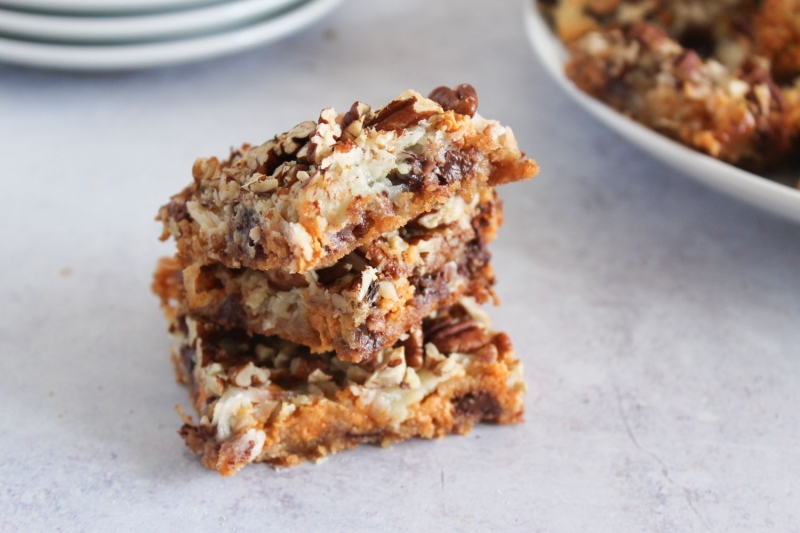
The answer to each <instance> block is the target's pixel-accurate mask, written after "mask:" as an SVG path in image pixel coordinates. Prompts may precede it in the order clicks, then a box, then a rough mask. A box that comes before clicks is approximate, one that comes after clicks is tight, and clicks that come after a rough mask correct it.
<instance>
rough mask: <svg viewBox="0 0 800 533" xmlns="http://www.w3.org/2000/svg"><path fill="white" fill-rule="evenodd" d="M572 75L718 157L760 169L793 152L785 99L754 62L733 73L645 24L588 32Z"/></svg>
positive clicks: (593, 91)
mask: <svg viewBox="0 0 800 533" xmlns="http://www.w3.org/2000/svg"><path fill="white" fill-rule="evenodd" d="M566 73H567V76H569V78H570V79H572V80H573V81H574V82H575V84H576V85H577V86H578V88H580V89H581V90H583V91H585V92H587V93H589V94H590V95H592V96H594V97H595V98H597V99H599V100H602V101H603V102H605V103H607V104H609V105H610V106H611V107H613V108H615V109H617V110H618V111H621V112H623V113H625V114H626V115H629V116H630V117H631V118H633V119H634V120H637V121H639V122H641V123H643V124H645V125H646V126H649V127H651V128H653V129H655V130H657V131H660V132H662V133H664V134H665V135H667V136H669V137H672V138H674V139H676V140H678V141H680V142H682V143H684V144H686V145H687V146H690V147H692V148H695V149H696V150H700V151H702V152H705V153H707V154H709V155H711V156H713V157H716V158H718V159H721V160H723V161H726V162H728V163H733V164H736V165H741V166H746V167H750V168H762V167H765V166H768V165H769V164H770V163H773V162H774V161H776V160H778V159H780V158H781V157H782V156H784V155H786V154H787V152H788V151H789V150H790V147H791V143H790V137H791V135H790V131H789V125H788V124H787V121H786V116H785V114H784V113H783V111H784V110H785V108H786V101H785V99H784V97H783V95H782V94H781V91H780V90H779V89H778V87H777V86H776V85H775V84H774V83H773V82H772V80H771V78H770V76H769V74H768V73H767V72H766V71H764V70H762V69H761V68H760V67H759V66H758V65H756V64H755V63H754V62H752V61H747V62H745V64H744V65H743V66H742V68H741V69H739V70H737V71H735V72H731V71H730V70H728V69H727V68H726V67H724V66H723V65H722V64H720V63H718V62H716V61H714V60H704V59H702V58H701V57H700V56H698V55H697V54H696V53H695V52H693V51H691V50H688V49H685V48H683V47H682V46H681V45H680V44H678V43H677V42H675V41H673V40H672V39H670V38H669V37H668V36H667V35H666V34H665V33H664V32H663V31H662V30H660V29H659V28H656V27H655V26H651V25H648V24H644V23H637V24H633V25H631V26H629V27H626V28H624V29H614V30H609V31H605V32H592V33H588V34H586V35H585V36H584V37H583V38H581V39H580V40H579V41H577V42H576V43H575V44H574V46H573V54H572V58H571V59H570V61H569V62H568V63H567V66H566Z"/></svg>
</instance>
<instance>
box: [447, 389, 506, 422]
mask: <svg viewBox="0 0 800 533" xmlns="http://www.w3.org/2000/svg"><path fill="white" fill-rule="evenodd" d="M451 401H452V403H453V407H455V411H456V415H457V416H460V417H463V418H470V419H473V420H497V419H498V418H499V417H500V414H501V413H502V411H503V410H502V407H501V406H500V403H499V402H498V401H497V399H496V398H495V397H494V396H492V395H491V394H490V393H488V392H486V391H477V392H469V393H467V394H463V395H461V396H458V397H456V398H453V399H452V400H451Z"/></svg>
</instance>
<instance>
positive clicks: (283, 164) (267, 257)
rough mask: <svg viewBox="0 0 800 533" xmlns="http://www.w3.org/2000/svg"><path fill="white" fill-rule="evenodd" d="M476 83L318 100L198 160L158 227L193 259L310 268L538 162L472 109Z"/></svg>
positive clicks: (517, 176) (525, 174) (525, 172)
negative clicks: (232, 148) (320, 104)
mask: <svg viewBox="0 0 800 533" xmlns="http://www.w3.org/2000/svg"><path fill="white" fill-rule="evenodd" d="M477 105H478V99H477V95H476V94H475V91H474V89H473V88H472V87H471V86H469V85H461V86H459V87H457V88H456V89H448V88H445V87H440V88H438V89H436V90H434V91H433V92H432V93H431V95H430V97H429V98H425V97H424V96H422V95H421V94H419V93H417V92H414V91H406V92H404V93H402V94H401V95H400V96H398V97H397V98H396V99H394V100H393V101H391V102H390V103H389V104H387V105H385V106H383V107H382V108H379V109H375V110H373V109H371V108H370V107H369V106H368V105H366V104H363V103H361V102H356V103H355V104H353V106H352V107H351V108H350V110H349V111H348V112H346V113H343V114H339V113H337V112H336V111H335V110H334V109H332V108H328V109H324V110H323V111H322V113H321V114H320V117H319V120H317V121H316V122H314V121H308V122H303V123H301V124H298V125H297V126H295V127H294V128H292V129H291V130H289V131H288V132H286V133H284V134H281V135H279V136H277V137H275V138H274V139H273V140H270V141H267V142H266V143H264V144H262V145H259V146H254V147H250V146H244V147H242V148H241V149H240V150H238V151H236V152H235V153H233V154H232V155H231V157H230V159H228V160H227V161H223V162H220V161H218V160H217V159H216V158H213V157H212V158H209V159H198V160H197V161H196V162H195V164H194V167H193V169H192V175H193V176H194V182H193V183H192V184H191V185H189V186H188V187H187V188H186V189H184V190H183V191H182V192H181V193H179V194H178V195H176V196H174V197H173V198H172V200H171V201H170V202H169V204H167V205H165V206H164V207H163V208H162V209H161V210H160V212H159V219H160V220H161V221H162V222H163V224H164V233H163V236H162V238H165V239H166V238H168V237H169V236H172V237H174V238H175V240H176V242H177V244H178V248H179V251H180V253H181V254H182V255H184V256H186V257H191V258H192V260H193V262H212V261H216V262H221V263H223V264H225V265H226V266H228V267H230V268H240V267H249V268H253V269H258V270H271V269H281V270H283V271H285V272H288V273H298V272H301V273H302V272H307V271H309V270H314V269H320V268H324V267H329V266H331V265H333V264H334V263H335V262H336V261H338V260H339V259H341V258H342V257H344V256H346V255H348V254H350V253H351V252H352V251H353V250H355V249H356V248H357V247H359V246H361V245H363V244H366V243H369V242H371V241H373V240H375V239H376V238H377V237H378V236H380V235H382V234H385V233H389V232H392V231H395V230H397V229H398V228H400V227H401V226H403V225H405V224H406V223H407V222H409V221H410V220H411V219H413V218H415V217H417V216H419V215H421V214H423V213H426V212H428V211H431V210H432V209H434V208H436V207H437V206H441V205H443V204H445V203H446V202H447V201H448V200H449V199H451V198H452V197H454V196H456V195H458V196H461V197H462V198H464V199H465V200H466V201H467V202H469V201H470V200H471V198H472V197H473V196H474V195H476V194H477V193H478V192H479V191H480V189H481V188H483V187H487V186H495V185H500V184H503V183H507V182H512V181H518V180H522V179H525V178H529V177H531V176H533V175H534V174H536V172H537V171H538V167H537V166H536V163H535V162H533V161H532V160H530V159H526V158H525V157H524V154H522V153H521V152H520V151H519V148H518V147H517V142H516V140H515V138H514V135H513V133H512V132H511V130H510V129H509V128H506V127H503V126H501V125H500V124H498V123H497V122H495V121H492V120H486V119H484V118H483V117H481V116H480V115H479V114H478V113H477V112H476V110H477Z"/></svg>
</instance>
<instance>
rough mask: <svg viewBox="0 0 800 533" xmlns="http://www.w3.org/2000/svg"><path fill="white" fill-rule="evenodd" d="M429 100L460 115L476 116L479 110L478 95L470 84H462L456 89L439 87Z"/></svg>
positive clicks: (429, 96) (432, 92)
mask: <svg viewBox="0 0 800 533" xmlns="http://www.w3.org/2000/svg"><path fill="white" fill-rule="evenodd" d="M428 98H430V99H431V100H433V101H434V102H436V103H437V104H439V105H440V106H442V108H443V109H444V110H445V111H454V112H456V113H458V114H459V115H467V116H470V117H472V116H475V112H476V111H477V110H478V93H476V92H475V88H474V87H472V85H470V84H468V83H462V84H461V85H459V86H458V87H456V88H455V89H451V88H450V87H445V86H441V87H437V88H435V89H434V90H433V91H431V94H430V95H428Z"/></svg>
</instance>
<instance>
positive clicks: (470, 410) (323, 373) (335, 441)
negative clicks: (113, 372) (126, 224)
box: [168, 300, 525, 476]
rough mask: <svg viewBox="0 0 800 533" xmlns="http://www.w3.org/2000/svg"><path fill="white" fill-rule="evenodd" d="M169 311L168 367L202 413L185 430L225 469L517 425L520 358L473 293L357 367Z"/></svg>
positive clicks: (190, 442) (206, 459) (211, 462)
mask: <svg viewBox="0 0 800 533" xmlns="http://www.w3.org/2000/svg"><path fill="white" fill-rule="evenodd" d="M170 314H171V313H170V312H169V310H168V315H170ZM172 315H173V316H171V322H172V323H171V331H172V333H173V335H174V337H175V345H174V347H173V350H172V358H173V362H174V363H175V369H176V371H177V373H178V380H179V381H181V382H182V383H185V384H186V385H187V386H188V387H189V389H190V392H191V397H192V403H193V404H194V406H195V408H196V409H197V412H198V414H199V416H200V419H199V422H197V423H194V422H192V421H191V419H190V418H189V417H188V416H185V415H184V417H185V419H186V420H185V421H186V424H185V425H184V426H183V427H182V428H181V430H180V434H181V436H182V437H183V439H184V440H185V441H186V444H187V446H188V447H189V448H190V449H191V450H192V451H194V452H195V453H197V454H199V455H201V456H202V461H203V464H204V465H206V466H207V467H208V468H210V469H212V470H217V471H218V472H219V473H220V474H222V475H225V476H228V475H233V474H235V473H236V472H237V471H238V470H239V469H240V468H242V467H243V466H245V465H246V464H248V463H251V462H266V463H269V464H271V465H273V466H292V465H296V464H299V463H301V462H302V461H305V460H308V459H311V460H316V459H320V458H322V457H325V456H326V455H328V454H331V453H336V452H338V451H340V450H345V449H348V448H353V447H355V446H357V445H358V444H361V443H365V442H370V443H380V444H382V445H384V446H385V445H388V444H391V443H393V442H398V441H401V440H405V439H409V438H412V437H423V438H433V437H443V436H444V435H446V434H448V433H458V434H464V433H467V432H469V431H470V430H471V429H472V425H473V424H474V423H475V422H479V421H490V422H496V423H500V424H511V423H516V422H521V421H522V413H523V403H522V394H523V393H524V392H525V384H524V383H523V381H522V365H521V363H520V361H519V360H517V359H515V358H514V353H513V350H512V347H511V342H510V341H509V338H508V336H507V335H506V334H505V333H495V332H491V331H490V330H489V329H488V320H487V317H486V316H485V315H484V313H483V311H481V310H480V308H478V307H477V305H476V304H475V303H474V302H473V301H470V300H465V301H464V302H463V303H462V305H456V306H454V307H452V308H450V309H448V310H446V311H440V312H438V313H437V314H434V315H432V316H431V317H429V318H427V319H426V320H425V321H424V323H423V326H422V329H421V330H416V331H412V332H410V333H409V334H407V335H405V336H404V337H403V339H402V340H401V341H399V342H398V343H397V344H396V345H394V346H393V347H391V348H387V349H385V350H383V351H382V352H380V353H379V354H378V355H377V357H376V358H374V359H373V360H371V361H368V362H363V363H358V364H355V363H347V362H344V361H342V360H340V359H338V358H337V357H335V356H333V355H332V354H327V353H325V354H311V353H309V350H308V349H307V348H305V347H302V346H300V345H298V344H294V343H291V342H288V341H284V340H281V339H278V338H277V337H264V336H260V335H254V336H248V335H247V334H246V333H245V332H244V331H242V330H230V329H223V328H220V327H218V326H215V325H214V324H212V323H209V322H203V321H197V320H194V319H192V318H188V317H186V316H183V315H179V314H174V313H173V314H172Z"/></svg>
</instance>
